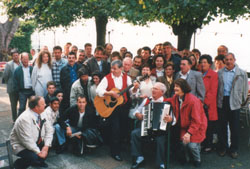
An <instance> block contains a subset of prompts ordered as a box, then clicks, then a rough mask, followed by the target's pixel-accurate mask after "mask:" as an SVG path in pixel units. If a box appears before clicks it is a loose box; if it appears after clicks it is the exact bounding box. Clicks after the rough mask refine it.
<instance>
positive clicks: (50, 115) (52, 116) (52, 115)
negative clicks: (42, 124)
mask: <svg viewBox="0 0 250 169" xmlns="http://www.w3.org/2000/svg"><path fill="white" fill-rule="evenodd" d="M42 114H45V115H46V120H47V121H49V123H50V124H51V126H53V124H54V123H55V122H56V120H57V118H58V117H59V111H58V110H57V111H56V112H55V111H54V110H52V109H51V107H50V106H48V107H47V108H46V109H45V110H44V112H43V113H42Z"/></svg>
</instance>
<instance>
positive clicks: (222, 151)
mask: <svg viewBox="0 0 250 169" xmlns="http://www.w3.org/2000/svg"><path fill="white" fill-rule="evenodd" d="M226 152H227V151H226V150H221V151H218V155H219V156H220V157H224V156H225V155H226Z"/></svg>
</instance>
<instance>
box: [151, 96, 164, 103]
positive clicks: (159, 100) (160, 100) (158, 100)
mask: <svg viewBox="0 0 250 169" xmlns="http://www.w3.org/2000/svg"><path fill="white" fill-rule="evenodd" d="M150 98H151V100H152V102H163V100H164V97H163V96H161V97H160V98H158V99H156V100H154V98H153V97H152V96H151V97H150Z"/></svg>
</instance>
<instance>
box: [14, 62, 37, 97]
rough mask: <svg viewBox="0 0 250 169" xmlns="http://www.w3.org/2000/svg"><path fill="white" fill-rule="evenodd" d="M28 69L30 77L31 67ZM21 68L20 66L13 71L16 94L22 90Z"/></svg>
mask: <svg viewBox="0 0 250 169" xmlns="http://www.w3.org/2000/svg"><path fill="white" fill-rule="evenodd" d="M29 68H30V77H31V74H32V70H33V67H32V66H29ZM23 79H24V77H23V67H22V65H20V66H18V67H17V68H16V70H15V71H14V91H16V92H18V91H20V90H23V89H24V81H23Z"/></svg>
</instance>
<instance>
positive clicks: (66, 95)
mask: <svg viewBox="0 0 250 169" xmlns="http://www.w3.org/2000/svg"><path fill="white" fill-rule="evenodd" d="M75 64H76V72H78V70H79V69H80V68H81V67H82V65H79V64H78V63H75ZM60 84H61V88H62V90H63V101H62V104H63V107H65V109H66V108H68V107H69V105H70V104H69V100H70V90H71V86H72V83H71V80H70V70H69V67H68V64H67V65H66V66H64V67H63V68H62V70H61V72H60ZM65 109H64V110H65Z"/></svg>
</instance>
